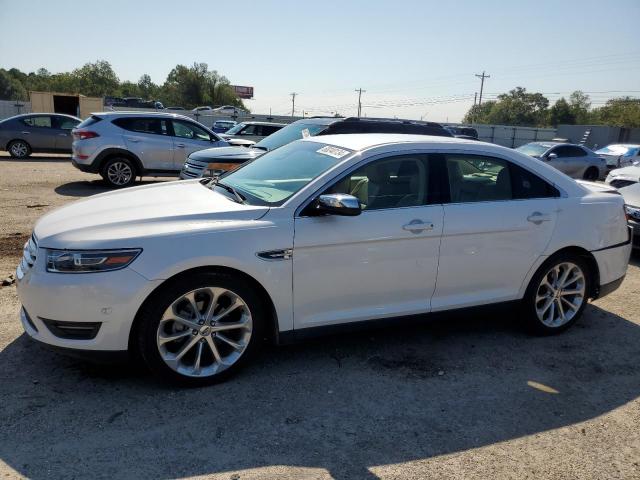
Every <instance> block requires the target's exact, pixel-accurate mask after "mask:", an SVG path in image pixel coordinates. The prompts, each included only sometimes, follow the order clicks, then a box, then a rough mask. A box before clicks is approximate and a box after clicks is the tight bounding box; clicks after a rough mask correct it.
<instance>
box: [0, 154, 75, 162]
mask: <svg viewBox="0 0 640 480" xmlns="http://www.w3.org/2000/svg"><path fill="white" fill-rule="evenodd" d="M2 162H21V163H71V157H63V156H57V157H48V156H37V157H36V156H30V157H28V158H23V159H19V158H13V157H10V156H0V163H2Z"/></svg>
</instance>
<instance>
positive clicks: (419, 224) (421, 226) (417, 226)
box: [402, 218, 433, 233]
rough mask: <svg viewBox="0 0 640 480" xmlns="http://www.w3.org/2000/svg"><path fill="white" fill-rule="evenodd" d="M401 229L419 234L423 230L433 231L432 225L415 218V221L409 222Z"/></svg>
mask: <svg viewBox="0 0 640 480" xmlns="http://www.w3.org/2000/svg"><path fill="white" fill-rule="evenodd" d="M402 229H403V230H407V231H409V232H411V233H420V232H423V231H425V230H433V223H431V222H423V221H422V220H420V219H418V218H416V219H415V220H411V221H410V222H409V223H407V224H406V225H403V226H402Z"/></svg>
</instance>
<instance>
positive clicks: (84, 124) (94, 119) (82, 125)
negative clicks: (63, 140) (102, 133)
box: [76, 115, 102, 128]
mask: <svg viewBox="0 0 640 480" xmlns="http://www.w3.org/2000/svg"><path fill="white" fill-rule="evenodd" d="M101 121H102V119H101V118H100V117H98V116H97V115H91V116H90V117H89V118H87V119H86V120H84V121H83V122H81V123H80V124H79V125H78V126H77V127H76V128H85V127H90V126H91V125H93V124H95V123H98V122H101Z"/></svg>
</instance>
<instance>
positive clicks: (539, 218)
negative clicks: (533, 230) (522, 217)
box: [527, 212, 551, 225]
mask: <svg viewBox="0 0 640 480" xmlns="http://www.w3.org/2000/svg"><path fill="white" fill-rule="evenodd" d="M550 220H551V217H550V216H549V215H547V214H545V213H541V212H533V213H532V214H531V215H529V216H528V217H527V221H528V222H531V223H535V224H536V225H540V224H541V223H542V222H549V221H550Z"/></svg>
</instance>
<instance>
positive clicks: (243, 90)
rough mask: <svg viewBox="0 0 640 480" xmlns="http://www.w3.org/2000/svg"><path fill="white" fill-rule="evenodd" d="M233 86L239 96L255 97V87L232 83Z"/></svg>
mask: <svg viewBox="0 0 640 480" xmlns="http://www.w3.org/2000/svg"><path fill="white" fill-rule="evenodd" d="M231 87H232V88H233V91H234V92H236V96H237V97H238V98H253V87H242V86H240V85H231Z"/></svg>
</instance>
